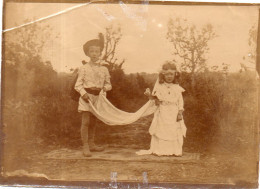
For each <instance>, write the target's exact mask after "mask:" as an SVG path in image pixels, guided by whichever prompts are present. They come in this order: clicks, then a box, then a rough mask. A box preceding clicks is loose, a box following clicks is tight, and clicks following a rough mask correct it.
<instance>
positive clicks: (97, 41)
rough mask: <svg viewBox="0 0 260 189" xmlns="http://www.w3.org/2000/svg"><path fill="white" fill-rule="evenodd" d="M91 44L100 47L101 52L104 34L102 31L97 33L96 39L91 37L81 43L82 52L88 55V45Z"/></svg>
mask: <svg viewBox="0 0 260 189" xmlns="http://www.w3.org/2000/svg"><path fill="white" fill-rule="evenodd" d="M91 46H99V47H100V51H101V52H102V51H103V49H104V35H103V34H102V33H99V34H98V39H92V40H90V41H87V42H86V43H85V44H84V45H83V51H84V53H85V54H86V55H87V56H88V50H89V47H91Z"/></svg>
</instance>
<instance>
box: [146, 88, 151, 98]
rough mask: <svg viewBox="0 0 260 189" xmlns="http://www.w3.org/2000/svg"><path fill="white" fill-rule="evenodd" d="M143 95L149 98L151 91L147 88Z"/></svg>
mask: <svg viewBox="0 0 260 189" xmlns="http://www.w3.org/2000/svg"><path fill="white" fill-rule="evenodd" d="M144 95H145V96H148V97H150V96H151V90H150V89H149V88H147V89H146V90H145V92H144Z"/></svg>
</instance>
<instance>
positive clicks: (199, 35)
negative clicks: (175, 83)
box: [167, 18, 216, 86]
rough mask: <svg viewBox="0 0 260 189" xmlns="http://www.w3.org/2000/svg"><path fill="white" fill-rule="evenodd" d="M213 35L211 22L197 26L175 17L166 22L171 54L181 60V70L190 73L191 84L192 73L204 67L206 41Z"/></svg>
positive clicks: (207, 47)
mask: <svg viewBox="0 0 260 189" xmlns="http://www.w3.org/2000/svg"><path fill="white" fill-rule="evenodd" d="M215 37H216V34H215V32H214V29H213V26H212V25H211V24H206V25H204V26H203V27H201V28H198V27H197V26H195V25H190V24H189V23H188V21H187V20H186V19H181V18H176V19H175V20H173V19H170V20H169V22H168V32H167V39H168V40H169V41H170V42H171V43H172V45H173V47H174V49H173V54H174V55H176V56H178V57H179V58H180V59H182V60H183V61H182V62H181V70H182V71H187V72H190V73H191V76H192V86H194V74H195V73H196V72H200V71H203V70H205V68H206V54H207V53H208V51H209V46H208V43H209V41H210V40H212V39H214V38H215Z"/></svg>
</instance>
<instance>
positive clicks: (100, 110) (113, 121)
mask: <svg viewBox="0 0 260 189" xmlns="http://www.w3.org/2000/svg"><path fill="white" fill-rule="evenodd" d="M158 84H159V81H158V79H157V81H156V82H155V85H154V89H153V92H152V94H153V93H154V91H155V90H156V89H157V87H158ZM89 105H90V112H91V113H92V114H94V115H95V116H96V117H97V118H98V119H99V120H101V121H102V122H104V123H105V124H107V125H128V124H131V123H134V122H135V121H137V120H138V119H140V118H141V117H145V116H148V115H151V114H153V113H154V112H155V111H156V109H157V108H158V106H156V105H155V102H154V100H149V101H148V102H147V103H146V104H144V105H143V106H142V107H141V108H140V109H139V110H137V111H136V112H134V113H129V112H125V111H122V110H120V109H118V108H116V107H115V106H114V105H113V104H111V103H110V102H109V101H108V99H107V98H106V93H105V92H103V91H101V92H100V94H99V95H98V98H97V99H96V100H95V101H89Z"/></svg>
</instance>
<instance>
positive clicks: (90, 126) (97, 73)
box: [74, 34, 112, 156]
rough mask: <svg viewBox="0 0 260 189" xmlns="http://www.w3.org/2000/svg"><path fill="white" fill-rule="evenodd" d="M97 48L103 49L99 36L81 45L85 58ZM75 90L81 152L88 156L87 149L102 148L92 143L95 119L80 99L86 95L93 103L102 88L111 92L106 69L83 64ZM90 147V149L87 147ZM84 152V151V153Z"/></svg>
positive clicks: (102, 40)
mask: <svg viewBox="0 0 260 189" xmlns="http://www.w3.org/2000/svg"><path fill="white" fill-rule="evenodd" d="M91 46H99V47H100V52H102V50H103V48H104V37H103V35H102V34H99V39H93V40H90V41H88V42H86V43H85V44H84V45H83V51H84V52H85V54H86V55H87V56H89V55H88V51H89V47H91ZM74 88H75V90H76V91H77V92H78V93H79V94H80V97H79V106H78V111H79V112H82V125H81V138H82V141H83V145H84V146H83V152H84V154H85V155H87V156H90V154H89V148H90V150H91V151H102V150H103V148H102V147H98V146H96V145H95V143H94V137H95V128H96V126H95V121H96V120H95V117H94V116H93V115H91V116H90V120H88V119H89V117H88V114H87V113H86V112H88V111H89V110H90V109H89V102H87V101H85V100H84V99H83V98H82V97H83V96H84V95H85V94H86V93H87V94H88V97H89V101H91V102H92V103H95V101H96V100H97V97H98V95H99V93H100V92H101V90H102V89H103V88H105V89H106V91H109V90H111V88H112V86H111V83H110V74H109V72H108V69H107V68H106V67H105V66H103V64H102V62H101V61H97V62H91V61H90V62H88V63H86V64H84V65H83V66H82V67H81V68H80V69H79V71H78V76H77V81H76V83H75V86H74ZM89 146H90V147H89ZM84 150H85V151H84Z"/></svg>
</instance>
